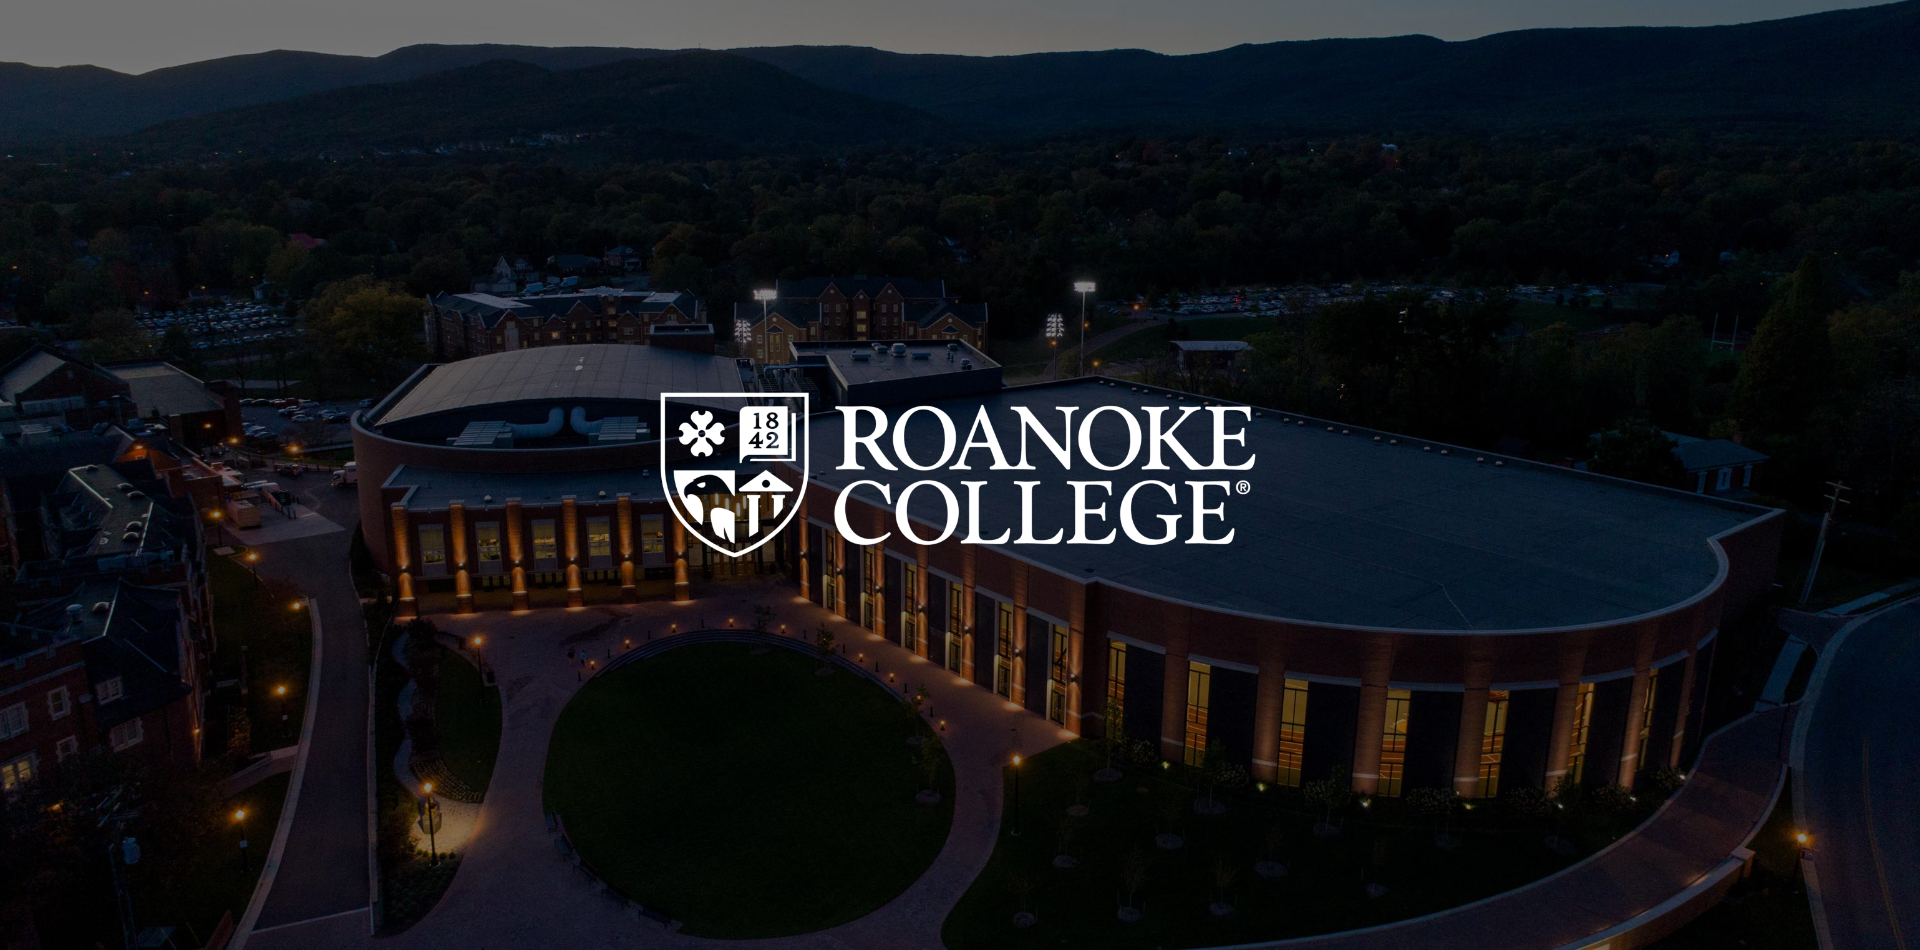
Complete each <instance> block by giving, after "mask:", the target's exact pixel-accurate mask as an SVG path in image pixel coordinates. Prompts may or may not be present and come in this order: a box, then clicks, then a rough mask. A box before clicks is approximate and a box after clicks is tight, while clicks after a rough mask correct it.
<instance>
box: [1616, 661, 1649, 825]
mask: <svg viewBox="0 0 1920 950" xmlns="http://www.w3.org/2000/svg"><path fill="white" fill-rule="evenodd" d="M1636 646H1637V648H1636V649H1635V651H1634V657H1633V692H1632V694H1631V695H1630V696H1629V697H1628V699H1627V729H1626V732H1625V733H1624V734H1623V735H1622V736H1621V740H1620V770H1619V772H1618V773H1617V777H1616V779H1615V782H1614V784H1616V785H1623V786H1625V787H1627V788H1632V787H1633V773H1635V772H1637V771H1639V770H1640V726H1641V725H1642V724H1643V723H1645V722H1646V719H1647V691H1648V686H1649V685H1650V684H1651V683H1652V682H1653V673H1652V670H1653V632H1652V631H1651V630H1642V631H1641V632H1640V641H1639V643H1638V644H1637V645H1636Z"/></svg>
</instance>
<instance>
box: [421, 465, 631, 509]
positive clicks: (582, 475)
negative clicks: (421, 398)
mask: <svg viewBox="0 0 1920 950" xmlns="http://www.w3.org/2000/svg"><path fill="white" fill-rule="evenodd" d="M407 486H412V487H413V494H412V495H411V496H409V497H408V498H407V507H408V508H411V509H420V510H440V509H444V508H446V507H447V505H448V503H449V502H455V501H457V502H460V503H462V504H464V505H466V506H467V507H468V508H484V507H493V508H498V507H503V506H505V505H506V503H507V499H509V498H518V499H520V503H521V504H523V505H557V504H559V503H560V499H561V498H563V497H565V496H567V495H572V496H573V497H574V498H575V499H577V500H579V501H580V502H582V503H587V502H597V501H600V500H601V499H600V493H601V492H606V493H607V500H609V501H611V500H612V499H614V498H617V497H619V495H620V493H621V492H626V493H627V494H629V495H631V496H633V500H634V501H665V500H666V497H667V493H666V491H665V490H663V489H662V488H661V487H660V470H659V469H657V468H618V469H606V470H604V471H598V472H559V473H513V472H450V471H447V470H445V469H438V468H424V467H422V466H418V465H402V466H400V467H399V468H397V469H394V471H393V474H392V475H389V476H387V487H390V488H404V487H407ZM488 495H492V496H493V500H492V501H486V500H485V498H486V497H487V496H488Z"/></svg>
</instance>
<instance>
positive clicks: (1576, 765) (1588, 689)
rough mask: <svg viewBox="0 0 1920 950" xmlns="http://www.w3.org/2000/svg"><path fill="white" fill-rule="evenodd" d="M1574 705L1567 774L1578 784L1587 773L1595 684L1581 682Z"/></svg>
mask: <svg viewBox="0 0 1920 950" xmlns="http://www.w3.org/2000/svg"><path fill="white" fill-rule="evenodd" d="M1578 696H1579V698H1578V699H1576V700H1575V701H1574V705H1573V741H1572V742H1571V743H1568V746H1567V748H1568V753H1569V754H1568V756H1567V774H1568V775H1570V776H1572V777H1573V781H1574V783H1575V784H1578V783H1579V782H1580V781H1581V779H1582V778H1584V777H1585V776H1586V773H1587V726H1588V725H1589V724H1590V723H1591V721H1592V719H1593V684H1592V683H1581V684H1580V689H1579V691H1578Z"/></svg>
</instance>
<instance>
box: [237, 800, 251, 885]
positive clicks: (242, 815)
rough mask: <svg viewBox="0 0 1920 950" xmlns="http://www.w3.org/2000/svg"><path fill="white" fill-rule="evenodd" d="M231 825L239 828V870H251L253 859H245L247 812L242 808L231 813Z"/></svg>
mask: <svg viewBox="0 0 1920 950" xmlns="http://www.w3.org/2000/svg"><path fill="white" fill-rule="evenodd" d="M233 823H234V824H236V825H239V826H240V870H241V871H243V872H250V871H252V870H253V859H251V858H249V857H247V810H246V809H244V808H242V809H239V810H238V811H235V812H234V813H233Z"/></svg>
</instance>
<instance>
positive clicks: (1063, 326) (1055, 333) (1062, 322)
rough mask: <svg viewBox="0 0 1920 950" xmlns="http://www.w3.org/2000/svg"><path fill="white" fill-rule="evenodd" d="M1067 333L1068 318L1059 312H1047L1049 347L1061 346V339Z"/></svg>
mask: <svg viewBox="0 0 1920 950" xmlns="http://www.w3.org/2000/svg"><path fill="white" fill-rule="evenodd" d="M1066 335H1067V318H1066V317H1064V316H1061V315H1060V314H1057V313H1050V314H1047V348H1048V349H1052V348H1054V347H1056V346H1059V345H1060V340H1061V339H1062V338H1064V337H1065V336H1066Z"/></svg>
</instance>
